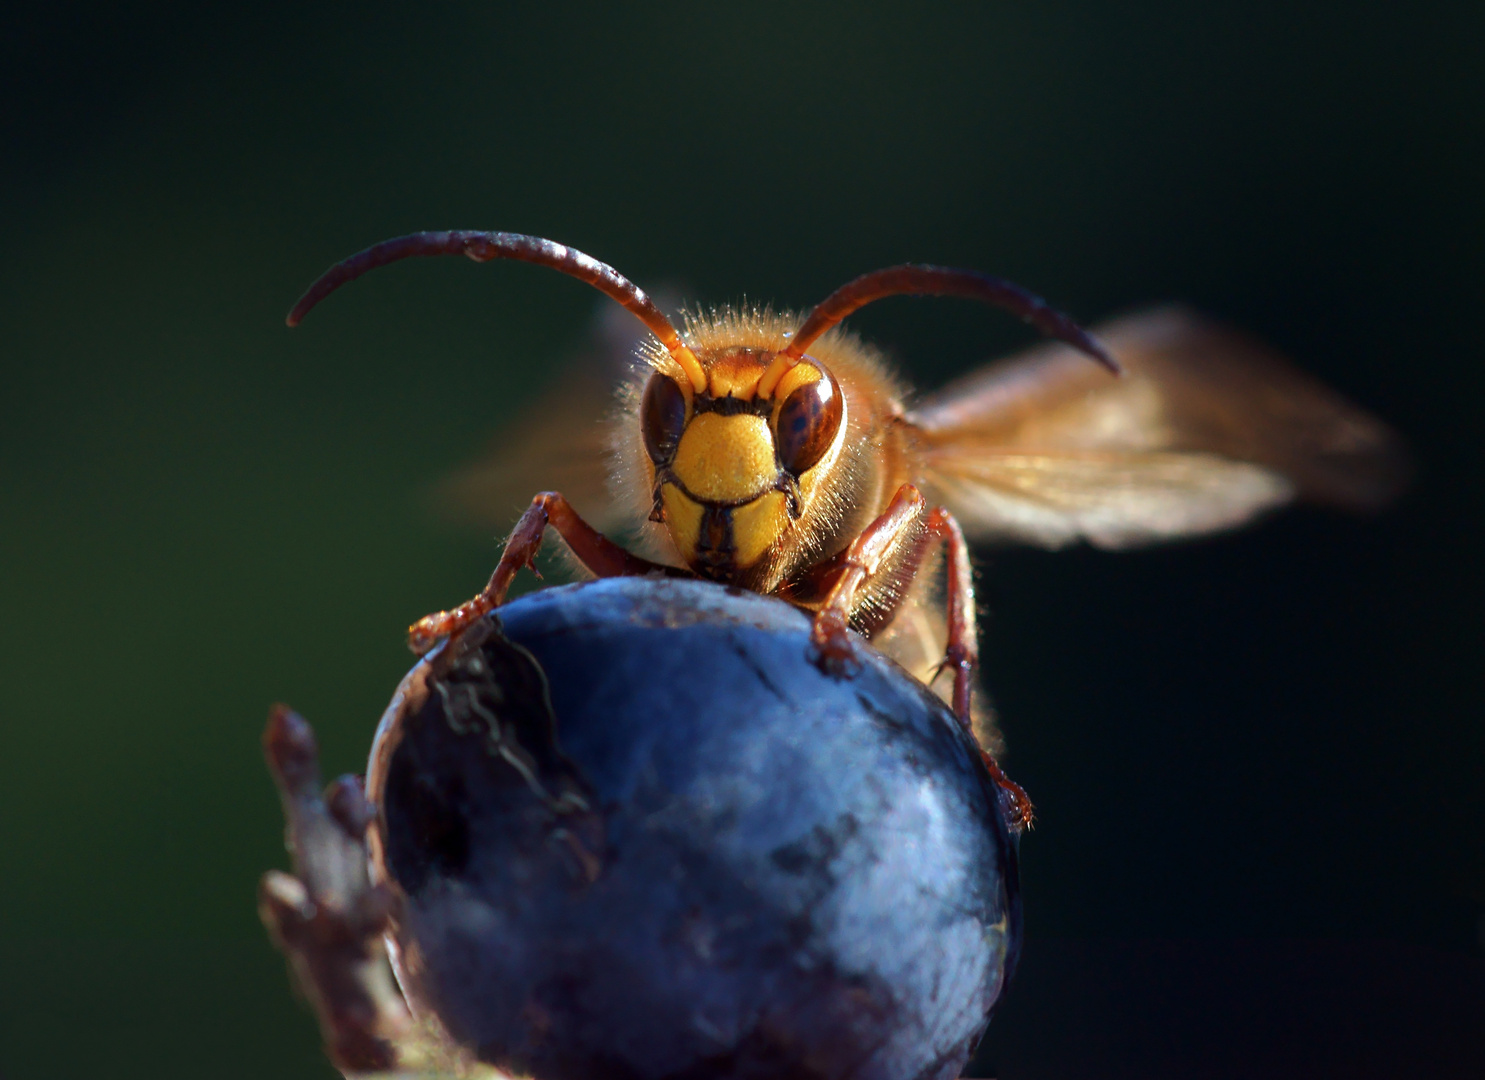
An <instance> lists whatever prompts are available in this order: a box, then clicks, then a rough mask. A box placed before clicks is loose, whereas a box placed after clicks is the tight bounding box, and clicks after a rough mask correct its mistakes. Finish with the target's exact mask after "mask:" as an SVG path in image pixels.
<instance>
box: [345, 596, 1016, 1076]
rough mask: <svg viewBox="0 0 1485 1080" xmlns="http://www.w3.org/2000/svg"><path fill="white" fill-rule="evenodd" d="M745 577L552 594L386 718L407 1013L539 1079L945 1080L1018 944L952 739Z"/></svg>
mask: <svg viewBox="0 0 1485 1080" xmlns="http://www.w3.org/2000/svg"><path fill="white" fill-rule="evenodd" d="M808 636H809V620H808V618H807V617H806V616H805V615H803V614H801V613H800V612H798V611H797V610H795V609H793V608H791V607H789V606H788V605H786V604H784V603H782V602H780V601H778V600H775V599H769V598H766V597H762V596H758V595H755V594H752V593H746V592H739V591H734V590H727V589H724V588H722V587H721V586H717V585H712V584H706V583H701V582H692V581H669V580H663V581H662V580H657V579H635V578H619V579H611V580H607V581H600V582H593V583H589V584H585V585H578V586H572V587H568V588H559V589H547V590H544V591H541V592H537V593H534V594H531V595H529V596H526V597H523V598H521V599H519V600H516V601H514V602H512V603H511V604H509V605H507V606H505V607H503V608H501V609H500V612H499V618H498V619H493V618H492V619H488V620H486V621H485V622H484V623H481V624H478V625H477V626H476V627H474V628H473V629H472V630H471V631H470V632H469V633H467V634H466V635H465V636H464V637H463V638H461V639H459V640H457V641H455V642H452V643H449V644H447V645H445V646H444V647H442V648H440V649H439V650H437V651H435V652H434V653H433V654H430V656H429V657H428V658H427V659H425V660H424V661H422V662H420V663H419V664H418V665H417V667H415V668H414V669H413V671H412V672H411V673H410V674H409V675H408V677H407V678H406V679H405V680H404V682H403V684H402V686H401V687H400V688H399V690H398V692H397V695H396V697H395V698H394V700H393V702H392V705H391V706H390V707H389V708H388V710H387V712H386V715H385V716H384V717H383V719H382V724H381V727H380V728H379V730H378V733H377V739H376V744H375V746H374V747H373V750H372V756H371V764H370V769H369V773H368V783H367V794H368V796H369V798H370V799H371V802H372V804H373V806H374V807H375V811H376V819H375V823H374V826H373V829H372V834H371V836H372V844H371V848H372V855H373V859H374V861H375V865H376V870H377V872H378V873H379V875H380V876H381V877H382V878H383V880H384V881H386V882H387V883H388V884H390V886H391V888H392V891H393V893H394V900H395V902H394V904H393V911H394V916H393V922H392V928H391V940H392V943H393V944H394V946H395V947H394V949H393V953H394V960H395V963H396V966H397V973H398V977H399V980H400V982H401V984H402V987H403V990H404V992H405V993H406V994H407V995H408V998H409V1001H410V1002H411V1004H412V1005H413V1007H414V1010H415V1011H419V1012H429V1013H432V1014H433V1015H435V1016H436V1017H437V1018H438V1019H439V1021H440V1022H441V1023H442V1025H443V1027H444V1028H445V1029H447V1031H448V1033H449V1034H450V1035H451V1036H452V1037H453V1038H454V1039H455V1040H457V1041H458V1042H460V1043H462V1044H464V1045H466V1046H468V1047H469V1048H471V1049H472V1050H473V1051H474V1053H475V1054H476V1055H477V1056H478V1057H479V1058H480V1059H481V1060H483V1061H486V1062H489V1063H491V1064H494V1065H498V1066H501V1067H503V1068H506V1069H508V1070H510V1071H512V1072H515V1073H518V1074H529V1075H534V1076H538V1077H541V1078H542V1080H592V1078H593V1077H604V1078H606V1080H649V1078H660V1077H678V1078H679V1077H684V1078H688V1080H702V1078H733V1077H738V1078H742V1077H749V1078H751V1077H756V1078H759V1080H763V1078H765V1077H766V1078H768V1080H789V1078H794V1077H801V1078H802V1077H810V1078H817V1080H831V1078H837V1077H838V1078H845V1077H852V1078H855V1080H913V1078H924V1080H927V1078H950V1077H955V1076H957V1075H958V1074H959V1070H960V1069H961V1068H962V1067H963V1065H964V1063H965V1062H966V1061H967V1060H968V1058H969V1056H970V1054H971V1052H972V1051H973V1050H974V1047H975V1045H976V1043H977V1042H978V1041H979V1038H980V1036H981V1034H982V1033H983V1031H984V1029H985V1026H986V1024H987V1023H988V1022H989V1017H990V1012H991V1009H992V1007H993V1006H994V1005H995V1003H996V1000H997V998H998V997H999V996H1000V993H1001V990H1002V989H1003V987H1004V985H1005V981H1006V979H1007V977H1008V976H1009V974H1010V971H1011V968H1012V967H1013V965H1014V962H1015V957H1016V953H1017V949H1018V945H1019V941H1020V903H1019V896H1018V887H1017V869H1016V853H1015V845H1014V842H1013V840H1012V838H1011V836H1010V834H1009V833H1008V832H1007V830H1006V827H1005V825H1004V823H1003V815H1002V808H1001V804H1000V794H999V792H998V790H997V789H996V788H995V786H994V785H993V784H992V783H991V781H990V779H989V777H988V775H987V773H986V771H985V768H984V766H983V764H982V762H981V759H980V755H979V754H978V752H977V750H976V748H975V746H974V744H973V741H972V740H971V738H970V737H969V736H968V735H967V734H965V732H964V731H963V730H962V729H961V727H960V726H959V724H958V723H956V721H955V720H954V718H953V716H952V715H951V714H950V712H949V711H948V710H947V709H946V708H945V707H944V706H943V704H942V703H941V702H940V701H939V700H938V699H937V698H936V697H934V696H933V695H932V694H931V693H929V692H928V691H927V690H926V689H925V688H924V687H923V686H922V685H921V684H919V683H918V682H917V681H915V680H914V679H912V678H911V677H910V676H908V675H907V674H906V673H905V672H903V671H902V670H901V669H899V668H897V667H896V666H895V665H893V664H892V663H891V662H890V661H888V660H886V659H884V658H882V657H880V656H878V655H877V654H876V653H875V652H873V651H871V650H870V649H867V648H862V649H861V661H862V662H861V665H860V668H859V670H857V671H856V672H855V673H854V674H853V675H852V676H851V677H849V678H839V677H832V676H830V675H828V674H826V673H824V672H822V671H821V670H820V669H819V668H818V667H817V666H816V665H815V664H813V663H811V662H810V659H809V655H808V652H809V650H808Z"/></svg>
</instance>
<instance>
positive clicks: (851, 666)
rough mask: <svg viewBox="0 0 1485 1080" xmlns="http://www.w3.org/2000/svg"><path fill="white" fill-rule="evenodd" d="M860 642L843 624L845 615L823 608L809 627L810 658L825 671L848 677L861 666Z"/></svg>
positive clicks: (841, 677) (840, 677) (828, 673)
mask: <svg viewBox="0 0 1485 1080" xmlns="http://www.w3.org/2000/svg"><path fill="white" fill-rule="evenodd" d="M859 648H860V645H859V644H858V643H857V641H856V635H854V634H853V633H851V630H850V627H849V626H847V625H846V619H845V616H843V615H841V614H840V612H838V611H836V610H834V609H832V608H827V609H825V610H824V611H821V612H820V613H819V614H817V615H816V616H815V621H814V625H813V626H812V627H811V628H810V653H811V656H810V659H812V660H813V661H814V662H815V664H816V666H818V667H819V669H820V670H821V671H823V672H825V674H827V675H830V676H833V677H834V678H837V679H849V678H851V677H852V676H854V675H855V674H856V673H857V672H858V671H860V670H861V656H860V654H859V653H858V652H857V650H858V649H859Z"/></svg>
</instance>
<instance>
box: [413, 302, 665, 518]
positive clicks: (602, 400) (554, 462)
mask: <svg viewBox="0 0 1485 1080" xmlns="http://www.w3.org/2000/svg"><path fill="white" fill-rule="evenodd" d="M656 301H657V303H659V304H660V305H661V306H662V307H663V308H665V309H666V310H671V309H673V307H674V303H673V295H672V294H671V293H670V292H669V291H668V290H666V291H663V292H660V293H658V294H657V296H656ZM644 334H645V330H644V327H643V326H642V325H641V324H640V323H639V322H638V321H636V320H635V318H634V316H633V315H631V314H629V312H627V311H625V310H623V309H622V308H620V307H616V306H615V305H613V304H605V305H604V306H603V307H602V308H601V309H600V313H599V314H598V316H597V317H596V318H595V319H594V325H593V330H592V333H591V334H590V336H589V340H588V342H587V344H586V345H585V346H584V347H583V349H582V350H581V352H580V353H579V354H578V355H577V356H576V357H574V358H573V359H572V360H571V361H569V362H568V363H567V364H566V366H565V367H563V368H562V369H561V370H560V372H559V374H558V376H557V378H556V379H555V380H554V381H553V382H552V383H551V385H550V386H549V387H548V388H547V390H546V391H545V392H544V393H543V394H542V395H541V396H540V397H538V398H537V399H536V400H535V401H533V402H532V403H531V404H530V405H529V407H527V408H525V409H524V410H523V416H522V418H521V419H519V420H516V421H515V422H514V423H511V424H508V425H506V426H505V427H503V428H502V429H501V430H500V431H499V432H497V433H496V435H495V436H494V438H492V440H491V441H490V443H489V445H488V446H487V447H486V448H485V450H484V452H483V453H482V454H481V455H480V456H479V458H477V459H476V460H475V461H473V462H471V463H470V464H469V465H467V466H465V467H464V468H462V469H460V470H459V471H458V472H456V473H454V474H453V475H452V476H450V477H449V478H448V479H446V480H444V481H443V482H442V483H441V484H440V485H439V487H438V491H437V498H438V502H439V504H440V505H441V506H442V508H443V509H445V510H446V511H448V512H449V513H450V514H451V515H452V516H454V517H456V518H458V519H460V520H463V521H468V522H473V523H475V524H478V525H480V526H482V527H484V528H488V529H493V530H496V531H499V532H504V531H505V530H507V529H509V528H510V527H511V526H512V525H513V524H514V523H515V520H516V518H517V517H519V516H520V514H521V512H522V511H523V510H525V509H526V508H527V507H528V506H530V505H531V497H532V496H533V495H535V494H536V493H537V492H539V491H560V492H561V493H562V494H563V495H565V496H567V498H568V500H569V501H571V503H572V504H573V506H574V507H575V508H576V509H577V511H578V513H580V514H581V515H582V516H583V517H584V519H585V520H587V521H588V522H589V523H591V524H592V525H594V526H595V527H597V528H599V529H602V530H611V529H614V528H616V527H618V526H619V525H620V524H622V523H623V521H624V515H623V514H622V513H621V511H620V510H619V508H618V506H617V505H616V503H615V500H614V499H613V498H612V495H611V493H610V491H609V485H608V475H609V471H610V470H609V464H610V450H609V435H610V425H609V424H608V423H607V421H608V420H609V419H610V418H611V417H612V415H613V413H614V411H615V409H616V408H617V406H618V402H617V399H616V397H615V390H616V387H618V386H619V385H621V384H622V383H624V382H625V381H626V379H627V376H628V375H629V373H630V371H631V364H632V363H633V362H634V356H635V348H636V346H637V345H638V344H639V342H640V339H641V338H642V337H643V336H644Z"/></svg>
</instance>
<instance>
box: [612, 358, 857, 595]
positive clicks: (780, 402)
mask: <svg viewBox="0 0 1485 1080" xmlns="http://www.w3.org/2000/svg"><path fill="white" fill-rule="evenodd" d="M696 355H697V359H698V360H699V361H700V362H701V366H702V369H703V370H704V371H705V373H706V385H705V387H704V388H703V389H701V390H694V389H693V388H692V386H691V383H690V381H689V380H687V379H685V378H678V377H677V375H679V374H680V373H679V372H677V373H675V374H672V373H671V372H670V371H667V370H665V369H664V368H660V369H657V370H655V371H654V372H653V373H652V374H651V375H650V376H649V379H648V381H647V382H646V383H645V386H644V390H643V393H642V395H641V397H640V402H639V425H638V427H639V434H640V436H641V438H642V440H643V443H644V450H645V457H646V460H647V463H648V470H647V472H648V479H649V484H648V489H649V494H650V497H651V500H652V507H651V512H650V520H652V521H658V522H663V523H664V524H665V527H666V529H667V531H668V532H669V534H670V538H671V540H672V541H673V543H674V544H675V548H676V552H677V554H678V555H679V556H680V558H681V559H682V560H683V561H684V562H685V564H686V565H688V566H690V567H691V568H692V569H694V570H695V571H697V572H698V573H700V574H702V575H704V576H706V577H709V578H713V579H714V580H717V581H724V582H732V581H738V582H739V583H747V584H749V585H754V583H755V582H757V581H758V579H759V578H760V577H768V576H772V575H771V574H770V573H769V570H770V568H771V565H772V564H773V563H774V562H775V561H776V557H777V556H778V555H779V553H780V550H781V548H782V546H783V542H784V540H785V536H786V534H787V533H788V532H789V530H790V529H791V528H793V527H794V526H795V524H796V523H797V522H799V521H800V520H801V519H802V518H804V517H805V515H807V514H808V515H810V516H811V517H812V518H813V517H815V516H817V515H818V513H819V511H820V509H821V508H820V507H818V505H817V504H818V503H819V502H820V496H821V492H822V488H823V486H824V485H825V484H826V482H827V481H828V480H829V478H830V477H831V471H832V469H833V468H834V467H835V465H836V462H837V461H838V459H839V457H840V453H841V447H842V444H843V443H844V441H845V437H846V431H847V426H848V425H847V409H848V406H847V402H846V398H845V395H844V394H843V393H842V390H841V387H840V384H839V383H838V382H837V381H836V378H835V376H834V375H832V374H831V372H830V371H829V370H828V369H827V368H826V367H825V366H824V365H823V364H821V363H820V362H819V361H817V360H815V359H814V358H813V357H806V358H805V359H804V360H803V361H801V362H799V363H797V364H795V365H794V366H792V367H791V368H790V369H789V370H788V371H787V372H786V373H785V374H784V375H783V377H782V378H781V379H780V380H779V382H778V385H777V387H776V388H775V390H774V392H773V394H772V395H771V396H770V397H767V398H765V397H762V396H761V395H759V394H758V384H759V382H760V380H761V379H762V378H763V376H764V374H765V373H766V372H767V371H768V369H769V367H770V365H771V364H772V363H773V361H774V358H775V355H776V354H775V353H774V351H772V350H769V349H766V348H761V347H748V346H737V345H733V346H723V347H720V348H716V349H707V348H698V349H696ZM754 587H756V586H754Z"/></svg>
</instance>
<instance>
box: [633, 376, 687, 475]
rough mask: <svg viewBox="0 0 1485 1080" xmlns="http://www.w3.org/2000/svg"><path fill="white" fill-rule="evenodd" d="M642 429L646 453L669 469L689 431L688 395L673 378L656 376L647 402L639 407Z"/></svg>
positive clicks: (646, 397)
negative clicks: (684, 433)
mask: <svg viewBox="0 0 1485 1080" xmlns="http://www.w3.org/2000/svg"><path fill="white" fill-rule="evenodd" d="M639 426H640V430H641V431H642V432H643V433H644V439H645V450H646V451H647V452H648V453H649V455H650V460H651V461H653V462H654V463H655V464H656V465H666V464H669V463H670V459H671V458H673V457H675V448H676V444H677V443H679V442H680V441H681V432H683V431H685V430H686V395H685V392H684V391H683V390H682V389H681V388H680V385H679V384H678V383H677V382H676V381H675V380H674V379H672V378H671V377H670V376H669V375H665V374H663V373H661V372H658V371H657V372H655V374H653V375H651V376H650V381H649V382H648V383H646V384H645V395H644V399H643V400H642V401H641V402H640V406H639Z"/></svg>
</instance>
